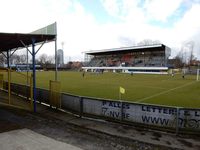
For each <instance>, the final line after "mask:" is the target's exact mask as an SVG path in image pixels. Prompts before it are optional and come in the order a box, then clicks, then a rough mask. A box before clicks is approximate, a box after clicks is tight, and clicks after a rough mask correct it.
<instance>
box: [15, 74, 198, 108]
mask: <svg viewBox="0 0 200 150" xmlns="http://www.w3.org/2000/svg"><path fill="white" fill-rule="evenodd" d="M54 75H55V73H54V72H53V71H49V72H37V74H36V76H37V87H40V88H46V89H48V88H49V80H54ZM195 79H196V76H195V75H186V77H185V79H182V77H181V75H180V74H176V75H175V76H174V77H171V76H170V75H142V74H134V75H133V76H131V75H130V74H122V73H104V74H95V73H86V74H85V77H84V78H83V77H82V73H81V72H58V80H60V81H61V90H62V92H65V93H70V94H75V95H81V96H89V97H98V98H106V99H115V100H118V99H119V87H120V86H122V87H124V88H125V89H126V93H125V94H124V95H122V99H123V100H126V101H132V102H141V103H150V104H159V105H168V106H179V107H191V108H200V81H199V82H197V81H196V80H195ZM12 80H16V76H15V75H12ZM22 80H23V79H22ZM22 80H21V79H19V78H17V80H16V81H17V82H21V81H22ZM16 81H15V82H16ZM23 82H24V81H23Z"/></svg>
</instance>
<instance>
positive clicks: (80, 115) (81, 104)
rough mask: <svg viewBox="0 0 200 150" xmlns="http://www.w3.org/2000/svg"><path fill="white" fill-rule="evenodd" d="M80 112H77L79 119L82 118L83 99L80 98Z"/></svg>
mask: <svg viewBox="0 0 200 150" xmlns="http://www.w3.org/2000/svg"><path fill="white" fill-rule="evenodd" d="M79 101H80V111H79V117H82V116H83V97H80V100H79Z"/></svg>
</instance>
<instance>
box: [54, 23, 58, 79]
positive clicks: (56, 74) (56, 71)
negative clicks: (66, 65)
mask: <svg viewBox="0 0 200 150" xmlns="http://www.w3.org/2000/svg"><path fill="white" fill-rule="evenodd" d="M54 27H55V29H54V30H55V33H56V35H55V81H57V80H58V68H57V67H58V65H57V63H58V62H57V24H56V22H55V26H54Z"/></svg>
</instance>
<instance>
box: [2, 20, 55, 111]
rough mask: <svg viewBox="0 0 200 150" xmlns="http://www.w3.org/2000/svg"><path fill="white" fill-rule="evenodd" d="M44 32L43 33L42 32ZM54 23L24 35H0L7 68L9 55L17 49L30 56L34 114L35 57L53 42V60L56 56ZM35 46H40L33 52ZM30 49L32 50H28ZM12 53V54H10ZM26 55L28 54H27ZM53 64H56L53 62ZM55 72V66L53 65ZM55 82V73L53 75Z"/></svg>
mask: <svg viewBox="0 0 200 150" xmlns="http://www.w3.org/2000/svg"><path fill="white" fill-rule="evenodd" d="M52 27H53V28H54V29H53V32H46V31H48V29H52ZM44 31H45V32H44ZM56 36H57V34H56V23H54V24H51V25H49V26H47V27H44V28H41V29H39V30H37V31H34V32H31V33H28V34H24V33H0V53H2V54H3V55H4V56H5V57H6V58H7V66H8V68H9V62H10V61H9V59H10V57H11V55H12V54H13V53H14V52H15V51H16V50H18V49H22V48H26V49H27V52H28V51H29V53H30V54H31V55H32V68H33V101H34V112H36V75H35V55H36V54H37V52H38V51H39V50H40V48H41V47H42V46H43V45H44V44H45V43H47V42H52V41H54V42H55V59H56V56H57V53H56V49H57V44H56V42H57V41H56ZM36 45H41V46H40V47H39V49H37V50H35V46H36ZM29 47H31V48H32V50H30V49H29ZM10 52H12V53H10ZM27 55H28V53H27ZM55 62H57V61H56V60H55ZM55 68H56V72H57V64H56V63H55ZM55 79H56V80H57V73H56V74H55Z"/></svg>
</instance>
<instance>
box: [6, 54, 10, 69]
mask: <svg viewBox="0 0 200 150" xmlns="http://www.w3.org/2000/svg"><path fill="white" fill-rule="evenodd" d="M6 58H7V68H10V55H9V51H7V57H6Z"/></svg>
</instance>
